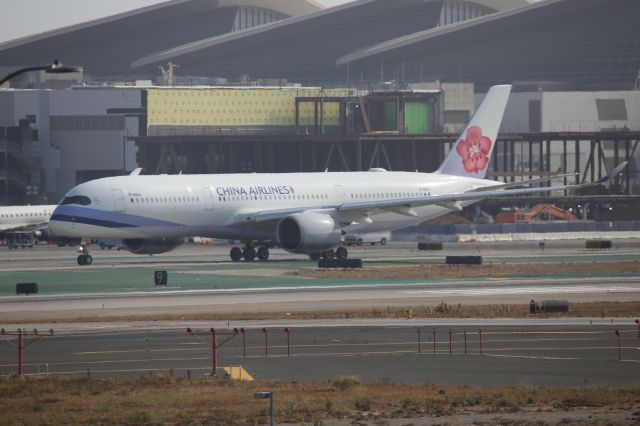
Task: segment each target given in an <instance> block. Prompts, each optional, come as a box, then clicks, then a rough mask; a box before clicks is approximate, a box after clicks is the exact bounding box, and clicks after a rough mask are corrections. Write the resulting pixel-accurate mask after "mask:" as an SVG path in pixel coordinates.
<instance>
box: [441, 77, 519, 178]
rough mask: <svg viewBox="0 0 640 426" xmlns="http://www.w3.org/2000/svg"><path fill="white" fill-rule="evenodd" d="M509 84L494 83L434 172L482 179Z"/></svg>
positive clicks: (508, 90) (487, 164) (500, 118)
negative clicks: (496, 84) (498, 84)
mask: <svg viewBox="0 0 640 426" xmlns="http://www.w3.org/2000/svg"><path fill="white" fill-rule="evenodd" d="M509 93H511V85H501V86H493V87H492V88H491V89H489V92H488V93H487V95H486V96H485V97H484V99H483V100H482V103H481V104H480V106H479V107H478V109H477V110H476V113H475V114H473V117H471V120H470V121H469V123H468V124H467V127H466V128H465V129H464V131H463V132H462V134H461V135H460V137H459V138H458V141H457V142H456V145H455V146H454V147H453V149H452V150H451V151H450V152H449V154H447V157H446V158H445V159H444V162H443V163H442V165H441V166H440V168H439V169H438V170H437V171H436V173H442V174H447V175H455V176H468V177H476V178H484V177H485V175H486V174H487V168H488V167H489V162H490V160H491V153H492V152H493V147H494V146H495V143H496V136H498V130H499V129H500V123H501V122H502V116H503V115H504V110H505V108H506V107H507V100H508V99H509Z"/></svg>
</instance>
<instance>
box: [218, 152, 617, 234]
mask: <svg viewBox="0 0 640 426" xmlns="http://www.w3.org/2000/svg"><path fill="white" fill-rule="evenodd" d="M627 164H628V162H624V163H622V164H620V165H619V166H618V167H616V168H615V169H613V170H611V171H610V172H609V173H608V174H607V175H606V176H605V177H603V178H602V179H600V180H598V181H597V182H593V183H586V184H581V185H565V186H550V187H535V188H517V189H508V188H510V187H512V186H515V185H518V186H521V185H525V184H529V183H534V182H542V181H546V180H549V179H550V178H542V179H534V180H532V181H525V182H517V183H513V184H511V183H509V184H504V185H500V184H499V185H493V186H489V187H484V188H478V189H473V190H470V191H467V192H461V193H458V194H443V195H431V196H428V197H416V198H398V199H392V200H376V201H363V202H355V203H353V202H351V203H343V204H340V205H324V206H318V207H312V208H309V207H306V208H289V209H279V210H267V211H264V210H262V211H260V210H252V211H248V210H245V211H242V212H239V213H238V214H236V215H235V216H234V217H233V218H232V219H231V220H230V222H229V223H227V225H240V224H246V223H251V222H253V223H264V222H269V221H276V220H280V219H282V218H284V217H286V216H289V215H291V214H295V213H310V212H313V213H325V214H329V215H334V214H337V216H338V218H339V219H340V220H341V221H343V222H345V223H349V222H352V221H354V220H355V221H357V219H358V218H366V217H368V216H369V214H371V213H372V212H374V211H377V212H383V211H387V212H392V213H398V214H401V215H405V216H409V217H418V213H417V212H416V211H415V210H414V208H415V207H421V206H428V205H440V206H443V207H446V208H450V209H453V210H462V207H463V205H462V203H464V202H467V201H478V200H483V199H486V198H495V197H512V196H517V195H529V194H536V193H549V192H556V191H565V190H573V189H578V188H585V187H588V186H593V185H601V184H606V183H608V182H609V181H610V180H611V179H612V178H613V177H615V176H616V175H617V174H618V173H620V172H621V171H622V170H623V169H624V168H625V167H626V166H627ZM566 176H572V175H566ZM556 177H565V175H559V176H553V177H552V178H556Z"/></svg>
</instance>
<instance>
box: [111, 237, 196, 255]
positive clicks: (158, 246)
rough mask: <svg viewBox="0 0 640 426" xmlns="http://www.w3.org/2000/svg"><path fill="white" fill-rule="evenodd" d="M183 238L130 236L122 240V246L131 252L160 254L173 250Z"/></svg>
mask: <svg viewBox="0 0 640 426" xmlns="http://www.w3.org/2000/svg"><path fill="white" fill-rule="evenodd" d="M183 242H184V240H183V239H182V238H180V239H168V238H147V239H144V238H130V239H126V240H122V244H123V245H124V248H126V249H127V250H129V251H130V252H131V253H133V254H160V253H166V252H168V251H171V250H173V249H174V248H176V247H178V246H179V245H180V244H182V243H183Z"/></svg>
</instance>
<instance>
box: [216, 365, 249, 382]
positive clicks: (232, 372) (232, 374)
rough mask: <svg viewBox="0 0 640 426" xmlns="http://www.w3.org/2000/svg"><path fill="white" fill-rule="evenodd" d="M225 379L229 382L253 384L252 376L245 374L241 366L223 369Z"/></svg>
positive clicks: (245, 371)
mask: <svg viewBox="0 0 640 426" xmlns="http://www.w3.org/2000/svg"><path fill="white" fill-rule="evenodd" d="M223 370H224V372H225V374H226V375H227V377H229V378H230V379H231V380H243V381H245V382H253V376H251V374H249V373H248V372H247V370H245V369H244V368H242V366H240V365H238V366H234V367H223Z"/></svg>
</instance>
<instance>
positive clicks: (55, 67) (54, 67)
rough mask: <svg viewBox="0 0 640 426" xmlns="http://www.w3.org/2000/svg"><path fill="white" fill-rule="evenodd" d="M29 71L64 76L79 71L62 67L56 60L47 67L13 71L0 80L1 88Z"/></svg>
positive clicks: (40, 66) (74, 68)
mask: <svg viewBox="0 0 640 426" xmlns="http://www.w3.org/2000/svg"><path fill="white" fill-rule="evenodd" d="M30 71H44V72H46V73H47V74H65V73H70V72H78V71H80V70H79V69H78V68H76V67H66V66H64V65H62V64H61V63H60V62H59V61H58V60H57V59H56V60H54V61H53V63H51V64H48V65H39V66H35V67H26V68H21V69H19V70H17V71H14V72H12V73H10V74H8V75H7V76H5V77H4V78H3V79H2V80H0V86H2V85H3V84H4V83H6V82H7V81H9V80H11V79H12V78H14V77H16V76H18V75H20V74H24V73H26V72H30Z"/></svg>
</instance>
